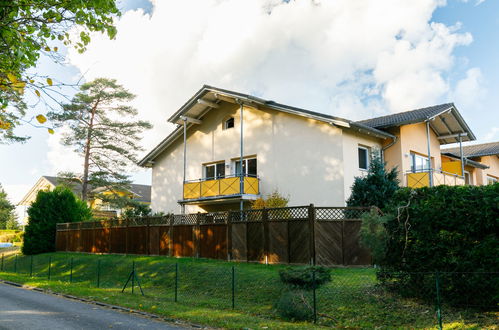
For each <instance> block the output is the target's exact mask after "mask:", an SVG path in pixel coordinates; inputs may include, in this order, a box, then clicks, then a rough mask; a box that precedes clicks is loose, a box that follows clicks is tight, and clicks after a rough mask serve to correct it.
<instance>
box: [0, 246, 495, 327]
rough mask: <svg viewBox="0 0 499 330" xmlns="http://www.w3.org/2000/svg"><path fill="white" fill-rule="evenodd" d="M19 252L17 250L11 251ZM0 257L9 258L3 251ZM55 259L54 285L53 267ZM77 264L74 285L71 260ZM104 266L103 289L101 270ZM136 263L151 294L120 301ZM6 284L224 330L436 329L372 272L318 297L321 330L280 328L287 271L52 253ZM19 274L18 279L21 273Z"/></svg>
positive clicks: (358, 273)
mask: <svg viewBox="0 0 499 330" xmlns="http://www.w3.org/2000/svg"><path fill="white" fill-rule="evenodd" d="M11 251H12V250H11ZM0 253H3V251H2V249H0ZM49 258H50V259H51V261H52V263H51V269H50V272H51V274H50V275H51V280H50V281H48V270H49V267H48V264H49V263H48V261H49ZM71 258H72V259H73V283H69V280H70V260H71ZM98 260H99V262H100V279H99V280H100V288H97V287H96V286H97V267H98ZM132 261H135V264H136V270H137V273H138V276H139V279H140V281H141V284H142V287H143V289H144V292H145V294H146V296H145V297H142V296H141V295H140V293H139V290H138V288H136V289H135V294H132V293H131V290H130V289H129V288H128V289H127V290H126V292H125V293H121V288H122V286H123V285H124V283H125V281H126V279H127V277H128V274H129V272H130V271H131V269H132ZM176 264H177V265H178V269H179V276H178V302H177V303H175V302H174V296H175V267H176ZM3 266H4V271H3V272H0V278H2V279H5V280H11V281H15V282H19V283H24V284H27V285H31V286H37V287H42V288H47V289H51V290H52V291H55V292H60V293H68V294H72V295H76V296H81V297H85V298H90V299H93V300H98V301H103V302H107V303H110V304H116V305H121V306H125V307H129V308H133V309H140V310H144V311H148V312H152V313H156V314H160V315H163V316H165V317H168V318H174V319H182V320H185V321H188V322H193V323H197V324H202V325H209V326H214V327H223V328H262V327H268V328H273V329H274V328H277V329H279V328H296V329H298V328H304V327H306V328H314V327H322V326H329V327H331V326H332V327H347V328H350V327H351V328H375V327H388V328H436V325H437V320H436V318H435V313H434V307H433V306H431V305H425V304H422V303H420V302H417V301H414V300H408V299H402V298H399V297H396V296H393V295H392V294H389V293H387V292H385V291H384V290H382V289H381V288H380V287H379V286H378V285H377V282H376V277H375V272H374V270H373V269H361V268H339V269H333V270H332V275H333V277H332V278H333V280H332V282H331V283H330V284H328V285H327V286H326V287H324V288H321V289H320V290H318V292H317V307H318V312H319V319H318V325H317V326H315V325H313V324H311V323H292V322H287V321H284V320H281V319H280V318H279V316H278V315H277V314H276V312H275V311H274V305H275V303H276V302H277V300H278V299H279V297H280V295H281V292H282V290H285V288H284V287H283V286H282V284H281V283H280V281H279V276H278V270H279V269H282V268H283V267H285V266H281V265H260V264H252V263H229V262H223V261H214V260H206V259H191V258H180V259H177V258H167V257H156V256H155V257H152V256H151V257H146V256H123V255H100V256H96V255H88V254H77V253H51V254H42V255H37V256H35V257H34V258H33V268H32V269H33V276H32V277H30V276H29V273H30V268H31V258H30V257H26V256H19V257H18V258H17V264H16V261H15V257H14V255H13V254H10V255H9V256H8V257H5V259H4V265H3ZM233 266H234V269H235V309H232V308H231V305H232V295H231V292H232V267H233ZM14 270H16V272H17V273H14ZM498 316H499V315H498V314H497V313H495V314H494V313H484V312H481V313H478V312H471V311H459V310H454V309H450V308H446V307H444V309H443V318H444V323H445V326H446V328H476V329H483V328H490V329H493V328H494V327H495V328H496V329H497V326H496V325H495V324H496V323H497V320H498Z"/></svg>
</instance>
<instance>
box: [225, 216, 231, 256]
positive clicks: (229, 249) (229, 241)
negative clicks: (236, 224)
mask: <svg viewBox="0 0 499 330" xmlns="http://www.w3.org/2000/svg"><path fill="white" fill-rule="evenodd" d="M226 233H227V260H229V261H231V260H232V259H233V255H232V212H230V211H227V230H226Z"/></svg>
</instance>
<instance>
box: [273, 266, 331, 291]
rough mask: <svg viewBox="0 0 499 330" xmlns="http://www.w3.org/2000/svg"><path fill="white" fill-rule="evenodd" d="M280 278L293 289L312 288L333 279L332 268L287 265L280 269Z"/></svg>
mask: <svg viewBox="0 0 499 330" xmlns="http://www.w3.org/2000/svg"><path fill="white" fill-rule="evenodd" d="M314 275H315V278H314ZM279 278H280V279H281V282H283V283H284V284H286V285H288V286H289V287H290V288H291V289H300V290H312V289H318V288H319V287H321V286H322V285H324V284H326V283H328V282H330V281H331V270H330V269H329V268H326V267H322V266H309V267H299V268H297V267H287V268H285V269H281V270H280V271H279Z"/></svg>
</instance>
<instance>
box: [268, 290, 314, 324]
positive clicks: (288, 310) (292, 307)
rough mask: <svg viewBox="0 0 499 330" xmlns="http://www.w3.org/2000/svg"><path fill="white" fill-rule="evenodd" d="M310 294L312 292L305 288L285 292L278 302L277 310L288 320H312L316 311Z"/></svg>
mask: <svg viewBox="0 0 499 330" xmlns="http://www.w3.org/2000/svg"><path fill="white" fill-rule="evenodd" d="M308 295H310V293H309V292H307V291H304V290H290V291H286V292H284V293H283V294H282V295H281V298H280V299H279V301H278V302H277V306H276V309H277V312H278V313H279V315H280V316H281V317H282V318H284V319H286V320H290V321H310V320H311V319H312V318H313V316H314V313H313V309H312V305H311V303H310V298H309V297H308Z"/></svg>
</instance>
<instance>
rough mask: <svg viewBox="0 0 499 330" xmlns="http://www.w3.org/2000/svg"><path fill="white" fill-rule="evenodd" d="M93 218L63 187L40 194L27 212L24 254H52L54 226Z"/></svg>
mask: <svg viewBox="0 0 499 330" xmlns="http://www.w3.org/2000/svg"><path fill="white" fill-rule="evenodd" d="M91 219H92V211H91V210H90V208H89V207H88V206H87V204H86V203H85V202H83V201H81V200H80V199H78V198H77V197H76V196H75V195H74V194H73V192H72V191H71V190H69V189H68V188H66V187H56V188H55V189H54V190H53V191H39V192H38V194H37V196H36V200H35V201H34V202H33V203H32V204H31V206H30V208H29V209H28V225H27V226H26V229H25V233H24V243H23V246H22V252H23V254H27V255H30V254H38V253H45V252H53V251H55V235H56V224H57V223H63V222H80V221H89V220H91Z"/></svg>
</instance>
